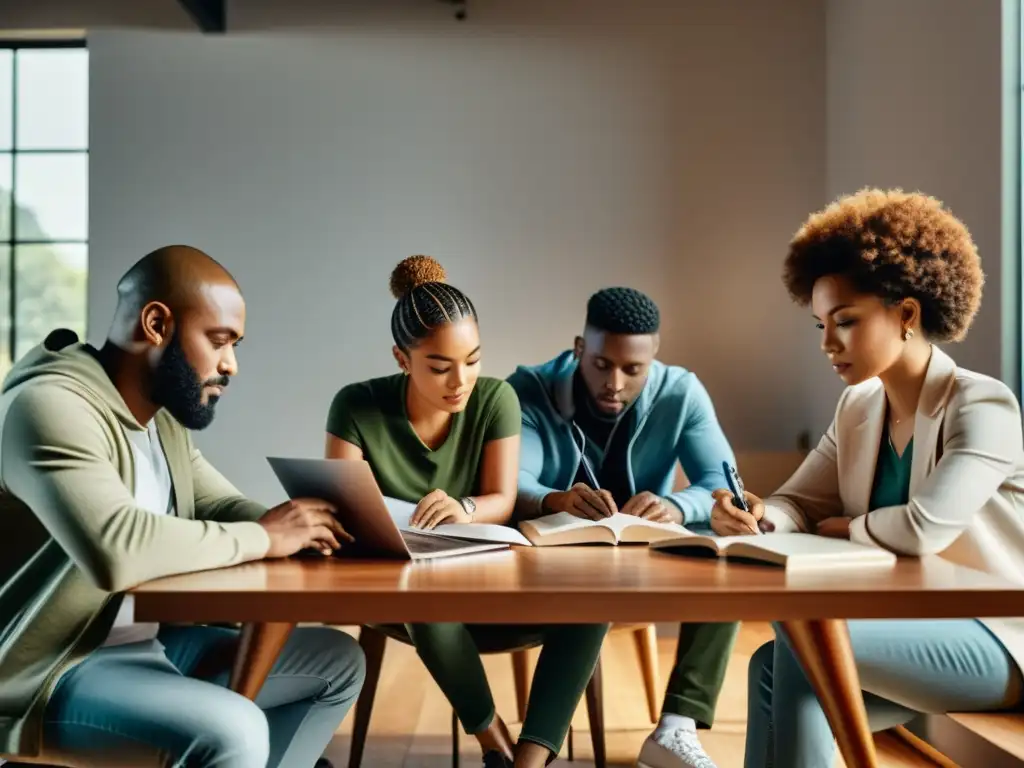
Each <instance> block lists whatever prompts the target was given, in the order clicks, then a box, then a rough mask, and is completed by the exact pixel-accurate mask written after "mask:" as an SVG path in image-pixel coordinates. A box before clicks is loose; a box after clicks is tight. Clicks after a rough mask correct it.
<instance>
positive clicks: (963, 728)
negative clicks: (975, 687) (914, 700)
mask: <svg viewBox="0 0 1024 768" xmlns="http://www.w3.org/2000/svg"><path fill="white" fill-rule="evenodd" d="M893 733H894V734H895V735H896V736H897V737H899V738H901V739H902V740H903V741H905V742H906V743H908V744H909V745H910V746H912V747H913V748H915V749H916V750H917V751H918V752H920V753H921V754H922V755H924V757H925V758H927V759H928V760H930V761H931V762H932V763H935V764H936V765H938V766H942V768H1021V767H1022V766H1024V714H1021V713H1020V712H961V713H956V712H954V713H950V714H948V715H919V716H918V717H917V718H915V719H914V720H912V721H911V722H910V723H908V724H907V725H906V726H900V727H898V728H895V729H893Z"/></svg>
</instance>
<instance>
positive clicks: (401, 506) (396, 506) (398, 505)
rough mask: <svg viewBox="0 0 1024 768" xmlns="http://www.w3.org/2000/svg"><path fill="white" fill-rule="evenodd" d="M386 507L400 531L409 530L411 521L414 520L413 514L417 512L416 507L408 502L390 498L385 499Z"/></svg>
mask: <svg viewBox="0 0 1024 768" xmlns="http://www.w3.org/2000/svg"><path fill="white" fill-rule="evenodd" d="M384 506H386V507H387V508H388V512H390V513H391V519H392V520H394V521H395V525H397V526H398V527H399V528H400V529H404V528H408V527H409V521H410V520H412V513H413V512H415V511H416V505H415V504H412V503H410V502H408V501H402V500H401V499H392V498H391V497H390V496H385V497H384Z"/></svg>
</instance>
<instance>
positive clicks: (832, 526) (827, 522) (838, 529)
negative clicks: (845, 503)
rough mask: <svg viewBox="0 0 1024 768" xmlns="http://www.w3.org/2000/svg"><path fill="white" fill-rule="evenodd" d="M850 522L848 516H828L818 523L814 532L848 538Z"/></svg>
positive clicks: (834, 537) (820, 534) (837, 537)
mask: <svg viewBox="0 0 1024 768" xmlns="http://www.w3.org/2000/svg"><path fill="white" fill-rule="evenodd" d="M851 522H852V520H851V518H849V517H828V518H826V519H824V520H822V521H821V522H820V523H818V527H817V528H815V533H817V534H818V535H819V536H828V537H829V538H831V539H848V538H850V523H851Z"/></svg>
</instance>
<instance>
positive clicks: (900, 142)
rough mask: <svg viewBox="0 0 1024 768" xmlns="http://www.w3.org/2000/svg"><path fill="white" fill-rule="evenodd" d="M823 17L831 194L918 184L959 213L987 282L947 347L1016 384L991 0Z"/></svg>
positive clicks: (907, 0)
mask: <svg viewBox="0 0 1024 768" xmlns="http://www.w3.org/2000/svg"><path fill="white" fill-rule="evenodd" d="M827 19H828V34H827V41H828V45H827V55H828V59H827V61H828V92H827V110H828V121H827V122H828V164H827V171H826V180H827V189H828V194H829V197H833V196H836V195H839V194H843V193H846V192H852V191H856V190H857V189H859V188H861V187H863V186H869V185H870V186H882V187H888V186H898V187H903V188H904V189H907V190H912V189H920V190H921V191H924V192H927V193H929V194H932V195H935V196H936V197H938V198H939V199H941V200H943V201H944V202H945V203H946V204H947V205H948V206H949V207H950V208H951V210H952V211H953V212H954V213H955V214H956V215H957V216H959V217H960V218H961V219H963V221H964V222H965V223H966V224H967V226H968V228H969V229H970V231H971V234H972V236H973V237H974V240H975V242H976V244H977V246H978V249H979V251H980V253H981V255H982V264H983V267H984V270H985V273H986V286H985V292H984V299H983V302H982V308H981V311H980V312H979V313H978V316H977V319H976V320H975V323H974V326H973V328H972V329H971V332H970V334H969V335H968V337H967V339H966V340H965V341H963V342H962V343H960V344H957V345H950V346H949V347H948V348H947V350H948V351H949V352H950V353H951V354H952V355H953V356H954V357H955V358H956V359H957V362H959V363H960V364H961V365H964V366H966V367H968V368H972V369H974V370H977V371H981V372H983V373H987V374H989V375H992V376H996V377H1003V378H1005V379H1006V380H1008V381H1010V382H1011V383H1013V382H1015V381H1016V378H1017V375H1018V373H1019V372H1018V371H1016V370H1014V369H1013V367H1014V365H1015V357H1016V356H1014V360H1009V361H1007V362H1006V363H1005V367H1004V361H1003V358H1002V351H1003V349H1002V343H1003V334H1004V331H1005V332H1008V333H1010V335H1011V336H1012V337H1013V339H1014V340H1017V339H1019V334H1018V329H1017V328H1016V327H1009V324H1012V325H1013V326H1015V325H1016V323H1015V322H1014V321H1013V320H1012V319H1011V320H1008V321H1007V324H1008V325H1006V326H1004V321H1003V315H1004V303H1005V302H1007V301H1008V299H1009V297H1004V296H1003V273H1004V266H1003V263H1002V261H1003V258H1004V254H1003V253H1002V239H1001V238H1002V217H1003V207H1002V202H1003V199H1002V196H1003V190H1002V180H1003V172H1004V164H1005V166H1006V167H1007V168H1009V169H1011V170H1012V168H1013V166H1014V164H1015V163H1019V160H1018V159H1017V158H1016V157H1015V156H1014V157H1007V158H1004V156H1003V146H1002V145H1003V141H1002V129H1003V104H1004V92H1003V85H1002V68H1003V65H1002V61H1003V59H1002V50H1001V43H1002V29H1001V25H1002V2H1001V0H969V2H965V0H895V1H894V0H828V16H827ZM1013 34H1017V32H1016V31H1014V32H1013ZM1014 65H1015V66H1016V67H1018V68H1019V62H1014ZM1018 99H1019V93H1018V94H1014V95H1013V96H1012V104H1011V108H1012V109H1019V102H1018ZM1015 175H1016V174H1015ZM1013 219H1014V221H1016V212H1013ZM1009 255H1010V257H1012V258H1013V259H1019V252H1018V251H1016V250H1015V251H1014V252H1013V253H1012V254H1009ZM1015 277H1016V270H1008V271H1007V279H1008V280H1014V279H1015ZM1009 293H1010V294H1012V293H1015V291H1010V292H1009ZM1016 343H1019V341H1017V342H1016ZM823 375H825V376H828V375H829V374H828V373H825V374H823ZM817 407H822V406H821V405H818V406H817Z"/></svg>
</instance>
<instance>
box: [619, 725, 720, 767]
mask: <svg viewBox="0 0 1024 768" xmlns="http://www.w3.org/2000/svg"><path fill="white" fill-rule="evenodd" d="M636 765H637V768H715V764H714V762H713V761H712V760H711V758H710V757H708V753H707V752H705V751H704V747H702V746H701V745H700V739H698V738H697V732H696V731H691V730H690V729H688V728H676V729H675V730H672V731H668V732H667V733H663V734H661V735H660V736H657V737H656V736H655V734H653V733H652V734H651V735H650V736H648V737H647V740H646V741H644V745H643V747H642V748H641V749H640V757H638V758H637V761H636Z"/></svg>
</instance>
